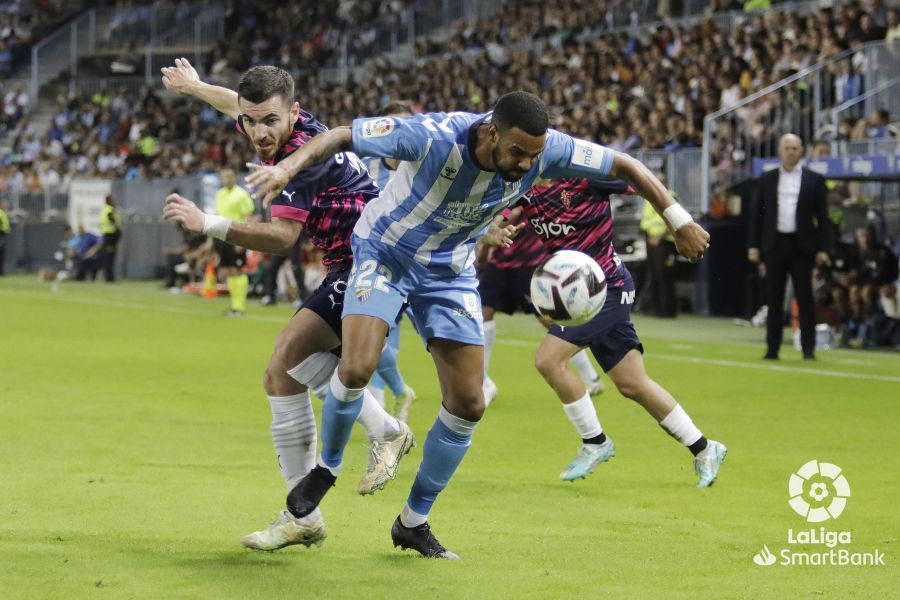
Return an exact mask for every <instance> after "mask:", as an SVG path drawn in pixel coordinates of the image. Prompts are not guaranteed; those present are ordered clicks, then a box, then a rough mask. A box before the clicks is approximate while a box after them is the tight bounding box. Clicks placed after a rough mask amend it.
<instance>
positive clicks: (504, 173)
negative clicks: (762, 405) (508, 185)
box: [491, 146, 525, 181]
mask: <svg viewBox="0 0 900 600" xmlns="http://www.w3.org/2000/svg"><path fill="white" fill-rule="evenodd" d="M491 160H493V161H494V169H495V170H496V171H497V173H499V174H500V177H502V178H503V180H504V181H519V180H520V179H522V177H524V176H525V173H523V172H522V171H520V170H519V169H517V168H515V166H513V167H512V168H508V167H506V165H504V164H503V157H502V156H501V155H500V147H499V146H494V149H493V150H491Z"/></svg>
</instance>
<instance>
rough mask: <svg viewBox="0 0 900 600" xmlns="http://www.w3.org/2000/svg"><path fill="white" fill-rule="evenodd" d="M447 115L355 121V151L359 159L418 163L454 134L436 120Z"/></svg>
mask: <svg viewBox="0 0 900 600" xmlns="http://www.w3.org/2000/svg"><path fill="white" fill-rule="evenodd" d="M444 116H445V115H443V114H436V115H428V114H425V115H414V116H412V117H407V118H398V117H370V118H363V119H355V120H354V121H353V133H352V138H353V152H355V153H356V154H358V155H360V156H380V157H381V158H396V159H399V160H406V161H412V162H418V161H420V160H422V159H423V158H424V157H425V154H426V153H427V152H428V148H429V147H430V146H431V144H432V143H433V142H434V141H435V140H438V139H443V138H444V136H446V135H448V134H452V131H449V132H448V131H445V130H442V129H440V128H439V126H438V123H437V122H436V120H437V119H438V118H439V117H440V118H443V117H444Z"/></svg>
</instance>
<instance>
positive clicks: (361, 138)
mask: <svg viewBox="0 0 900 600" xmlns="http://www.w3.org/2000/svg"><path fill="white" fill-rule="evenodd" d="M489 118H490V113H487V114H471V113H463V112H455V113H430V114H421V115H414V116H412V117H406V118H397V117H377V118H365V119H356V120H355V121H353V133H352V139H353V152H355V153H357V154H359V155H360V156H377V157H385V158H397V159H400V160H401V161H403V162H402V163H400V166H399V167H398V169H397V170H396V171H395V172H394V176H393V177H391V178H390V181H389V182H388V183H387V185H386V186H385V187H384V188H382V189H381V191H380V193H379V195H378V198H376V199H375V200H372V201H371V202H369V203H368V204H367V205H366V208H365V210H364V211H363V214H362V216H361V217H360V218H359V221H357V223H356V227H355V228H354V230H353V233H354V235H356V236H358V237H360V238H362V239H368V240H379V241H381V242H382V243H384V244H387V245H388V246H391V247H392V248H394V249H395V251H396V252H397V253H400V254H401V255H406V256H408V257H410V258H412V259H413V260H415V261H416V262H417V263H419V264H421V265H425V266H429V267H434V268H449V269H451V270H452V271H453V272H455V273H461V272H462V271H463V270H464V269H465V268H466V267H468V266H469V265H471V264H472V262H473V261H474V254H473V249H474V246H475V238H477V237H478V236H480V235H482V234H483V233H484V232H485V231H486V229H487V226H488V225H489V224H490V222H491V220H492V219H493V218H494V216H496V215H497V214H498V213H499V212H501V211H502V210H503V209H504V208H506V207H507V206H509V205H510V204H512V203H514V202H515V201H516V200H518V199H519V198H520V197H521V196H522V195H524V194H525V193H526V192H527V191H528V190H529V189H530V188H531V187H532V185H533V184H534V182H535V181H536V180H537V179H541V178H547V179H557V178H562V177H584V178H588V179H606V178H607V177H608V176H609V172H610V170H611V169H612V164H613V155H614V153H613V152H612V151H611V150H609V149H608V148H605V147H603V146H600V145H597V144H594V143H592V142H588V141H585V140H579V139H576V138H573V137H571V136H568V135H565V134H563V133H560V132H559V131H555V130H553V129H551V130H549V131H548V132H547V143H546V145H545V146H544V151H543V152H542V153H541V155H540V157H539V158H538V160H537V161H535V164H534V166H533V167H532V168H531V169H530V170H529V171H527V172H526V173H525V176H524V177H523V178H522V179H521V180H520V181H516V182H508V181H504V180H503V178H502V177H500V175H498V174H497V173H495V172H493V171H482V170H481V168H480V167H479V164H478V162H477V161H476V160H475V159H474V157H473V154H472V153H473V152H474V144H475V136H474V127H475V126H477V125H480V124H481V123H482V122H483V121H486V120H487V119H489ZM470 132H472V133H473V135H471V136H470Z"/></svg>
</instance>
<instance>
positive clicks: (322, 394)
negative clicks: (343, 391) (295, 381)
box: [313, 381, 328, 402]
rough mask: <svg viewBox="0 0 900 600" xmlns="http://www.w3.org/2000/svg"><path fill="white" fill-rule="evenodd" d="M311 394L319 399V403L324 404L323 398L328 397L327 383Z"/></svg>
mask: <svg viewBox="0 0 900 600" xmlns="http://www.w3.org/2000/svg"><path fill="white" fill-rule="evenodd" d="M313 394H315V395H316V398H318V399H319V402H325V397H326V396H328V382H327V381H326V382H325V383H323V384H322V385H320V386H319V387H317V388H315V389H314V390H313Z"/></svg>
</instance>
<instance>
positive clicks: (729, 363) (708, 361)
mask: <svg viewBox="0 0 900 600" xmlns="http://www.w3.org/2000/svg"><path fill="white" fill-rule="evenodd" d="M651 357H652V358H661V359H663V360H672V361H676V362H688V363H696V364H701V365H717V366H722V367H737V368H739V369H758V370H762V371H779V372H782V373H802V374H804V375H819V376H824V377H843V378H845V379H867V380H875V381H888V382H890V383H900V377H892V376H890V375H872V374H868V373H845V372H843V371H826V370H824V369H809V368H807V367H785V366H780V365H757V364H753V363H748V362H740V361H736V360H720V359H715V358H700V357H699V356H675V355H672V354H656V353H654V354H652V355H651Z"/></svg>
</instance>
